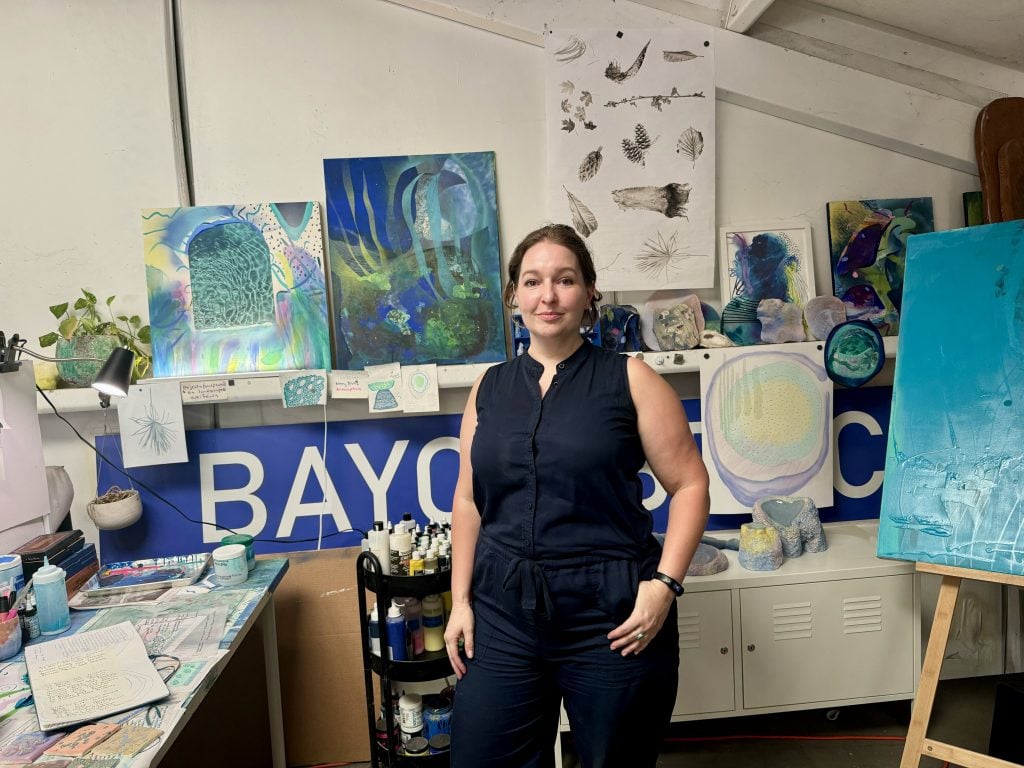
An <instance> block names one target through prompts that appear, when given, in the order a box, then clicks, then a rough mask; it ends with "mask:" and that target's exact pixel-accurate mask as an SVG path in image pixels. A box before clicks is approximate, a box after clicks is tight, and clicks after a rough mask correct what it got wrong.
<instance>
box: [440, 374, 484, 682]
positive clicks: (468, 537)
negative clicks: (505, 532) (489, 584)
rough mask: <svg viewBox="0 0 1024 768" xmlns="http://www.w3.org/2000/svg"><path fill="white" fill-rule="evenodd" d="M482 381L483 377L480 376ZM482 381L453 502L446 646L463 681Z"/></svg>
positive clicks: (469, 639) (466, 418) (468, 418)
mask: <svg viewBox="0 0 1024 768" xmlns="http://www.w3.org/2000/svg"><path fill="white" fill-rule="evenodd" d="M480 378H483V376H482V375H481V377H480ZM480 378H478V379H477V380H476V382H474V384H473V389H472V390H470V393H469V398H468V400H467V402H466V410H465V413H463V415H462V429H461V431H460V433H459V479H458V481H457V482H456V484H455V497H454V499H453V500H452V612H451V615H450V616H449V617H448V626H447V627H446V628H445V631H444V644H445V648H446V650H447V651H448V658H449V660H451V663H452V669H454V670H455V676H456V677H457V678H458V679H459V680H461V679H462V676H463V675H464V674H466V665H465V663H464V662H463V661H462V658H461V657H460V656H459V641H460V640H461V641H462V642H463V644H464V647H465V649H466V656H468V657H469V658H473V602H472V601H473V593H472V581H473V561H474V558H475V556H476V540H477V538H478V537H479V536H480V512H479V511H478V510H477V508H476V502H475V501H474V500H473V465H472V461H471V458H470V453H471V449H472V447H473V435H474V433H475V432H476V393H477V390H478V389H479V387H480Z"/></svg>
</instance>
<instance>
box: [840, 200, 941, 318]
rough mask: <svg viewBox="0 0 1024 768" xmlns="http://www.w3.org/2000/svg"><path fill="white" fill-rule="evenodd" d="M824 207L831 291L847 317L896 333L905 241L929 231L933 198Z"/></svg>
mask: <svg viewBox="0 0 1024 768" xmlns="http://www.w3.org/2000/svg"><path fill="white" fill-rule="evenodd" d="M827 210H828V239H829V252H830V258H831V263H832V291H833V293H834V294H835V295H836V296H838V297H839V298H840V299H842V300H843V303H844V304H846V317H847V319H848V320H865V321H867V322H869V323H871V324H873V325H874V326H875V327H876V328H878V331H879V333H881V334H882V335H883V336H896V335H898V334H899V328H900V307H901V305H902V303H903V264H904V261H905V259H906V253H907V241H908V240H909V239H910V238H911V237H912V236H915V235H920V234H925V233H927V232H932V231H934V229H935V218H934V215H933V214H932V199H931V198H930V197H907V198H897V199H884V200H842V201H839V202H833V203H829V204H828V207H827Z"/></svg>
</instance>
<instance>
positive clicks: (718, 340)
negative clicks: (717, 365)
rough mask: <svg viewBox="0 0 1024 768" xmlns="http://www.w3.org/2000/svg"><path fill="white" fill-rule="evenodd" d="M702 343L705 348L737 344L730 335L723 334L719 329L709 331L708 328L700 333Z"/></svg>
mask: <svg viewBox="0 0 1024 768" xmlns="http://www.w3.org/2000/svg"><path fill="white" fill-rule="evenodd" d="M700 345H701V346H702V347H704V348H705V349H717V348H719V347H735V346H736V345H735V344H734V343H733V341H732V339H730V338H729V337H728V336H723V335H722V334H720V333H719V332H718V331H709V330H707V329H705V330H704V333H702V334H701V335H700Z"/></svg>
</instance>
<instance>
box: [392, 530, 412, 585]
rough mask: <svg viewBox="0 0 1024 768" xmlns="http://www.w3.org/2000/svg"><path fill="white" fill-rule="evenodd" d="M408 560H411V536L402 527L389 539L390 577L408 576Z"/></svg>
mask: <svg viewBox="0 0 1024 768" xmlns="http://www.w3.org/2000/svg"><path fill="white" fill-rule="evenodd" d="M410 559H412V534H411V533H409V532H408V531H407V530H405V527H404V526H403V527H402V530H401V531H396V533H395V535H394V536H392V537H391V575H392V576H408V575H409V560H410ZM396 565H397V569H396Z"/></svg>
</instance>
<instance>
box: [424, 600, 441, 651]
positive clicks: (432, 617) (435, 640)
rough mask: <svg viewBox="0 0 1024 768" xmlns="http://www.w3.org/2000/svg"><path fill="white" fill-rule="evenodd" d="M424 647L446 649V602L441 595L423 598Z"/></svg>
mask: <svg viewBox="0 0 1024 768" xmlns="http://www.w3.org/2000/svg"><path fill="white" fill-rule="evenodd" d="M423 649H424V650H426V651H443V650H444V603H443V602H442V600H441V596H440V595H427V596H426V597H424V598H423Z"/></svg>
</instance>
